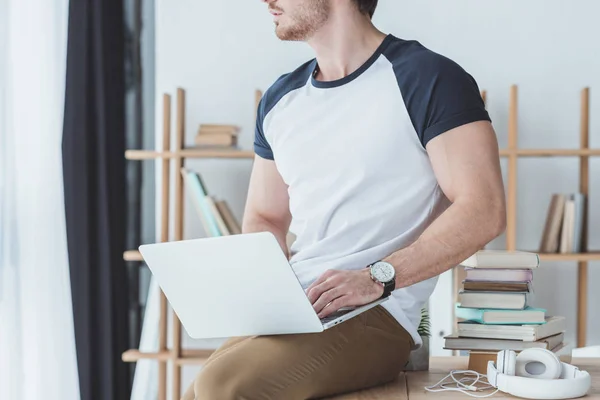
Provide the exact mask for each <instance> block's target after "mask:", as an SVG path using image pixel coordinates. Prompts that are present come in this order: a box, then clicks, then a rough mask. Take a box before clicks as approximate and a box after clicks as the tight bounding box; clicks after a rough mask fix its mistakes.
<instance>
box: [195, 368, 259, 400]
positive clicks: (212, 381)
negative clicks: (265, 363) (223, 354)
mask: <svg viewBox="0 0 600 400" xmlns="http://www.w3.org/2000/svg"><path fill="white" fill-rule="evenodd" d="M219 361H221V360H215V361H213V362H212V363H210V364H209V365H208V366H207V367H206V368H203V369H202V370H201V371H200V373H199V374H198V377H197V378H196V381H195V382H194V392H195V394H196V397H195V400H216V399H219V400H221V399H222V400H229V399H232V400H233V399H239V398H251V399H254V398H257V397H259V396H260V395H259V393H260V391H261V389H260V387H259V381H260V379H259V374H260V372H259V371H258V369H256V368H253V367H252V366H251V365H250V363H236V365H235V366H234V365H231V364H230V363H226V362H219Z"/></svg>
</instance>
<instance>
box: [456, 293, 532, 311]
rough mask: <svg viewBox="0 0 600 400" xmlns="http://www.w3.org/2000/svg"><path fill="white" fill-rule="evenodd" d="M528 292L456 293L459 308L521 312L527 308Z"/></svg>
mask: <svg viewBox="0 0 600 400" xmlns="http://www.w3.org/2000/svg"><path fill="white" fill-rule="evenodd" d="M530 294H531V293H529V292H490V291H488V292H465V291H461V292H459V293H458V302H459V303H460V306H461V307H469V308H498V309H508V310H522V309H524V308H525V307H527V302H528V299H529V297H530Z"/></svg>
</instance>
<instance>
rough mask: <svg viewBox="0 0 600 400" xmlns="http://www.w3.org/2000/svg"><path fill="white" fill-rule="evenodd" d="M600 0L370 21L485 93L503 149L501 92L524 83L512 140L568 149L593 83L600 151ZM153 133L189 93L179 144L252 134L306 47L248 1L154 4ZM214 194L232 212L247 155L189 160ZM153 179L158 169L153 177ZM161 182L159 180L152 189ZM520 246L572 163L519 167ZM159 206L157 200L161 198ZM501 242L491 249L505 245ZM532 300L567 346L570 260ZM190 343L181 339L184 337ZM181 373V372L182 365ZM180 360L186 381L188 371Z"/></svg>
mask: <svg viewBox="0 0 600 400" xmlns="http://www.w3.org/2000/svg"><path fill="white" fill-rule="evenodd" d="M598 15H600V2H597V1H595V0H577V1H569V2H566V1H564V0H528V1H522V0H488V1H476V0H452V1H441V0H438V1H434V0H419V1H410V2H409V1H398V0H381V1H380V6H379V9H378V11H377V13H376V17H375V22H376V24H377V25H378V26H379V27H380V29H382V30H383V31H386V32H391V33H393V34H395V35H396V36H399V37H402V38H407V39H408V38H410V39H418V40H420V41H421V42H422V43H423V44H424V45H426V46H428V47H429V48H431V49H433V50H435V51H438V52H440V53H442V54H444V55H446V56H448V57H450V58H453V59H454V60H455V61H457V62H458V63H460V64H461V65H462V66H463V67H464V68H465V69H466V70H467V71H469V72H470V73H471V74H472V75H473V76H474V77H475V78H476V79H477V81H478V82H479V84H480V87H481V88H482V89H486V90H487V91H488V108H489V111H490V113H491V116H492V118H493V121H494V125H495V127H496V129H497V132H498V137H499V141H500V144H501V146H504V145H506V143H507V134H506V133H507V110H508V93H509V86H510V85H511V84H513V83H514V84H518V85H519V87H520V98H519V100H520V104H519V111H520V115H519V126H520V139H519V145H520V146H523V147H527V146H528V147H576V146H578V129H579V93H580V90H581V89H582V88H583V87H584V86H590V87H591V88H592V92H591V93H592V102H591V104H592V110H591V115H592V122H591V129H592V133H591V145H592V146H596V147H598V146H600V143H599V140H600V126H599V125H598V122H597V120H596V116H598V115H600V96H599V95H598V93H600V55H599V51H598V46H597V40H598V38H600V25H598V24H597V16H598ZM156 19H157V20H156V29H157V31H156V46H157V47H156V57H157V58H156V101H157V103H156V113H157V115H156V128H157V133H156V137H157V144H159V143H160V138H161V134H160V127H161V126H162V122H161V121H162V120H161V111H162V105H161V104H160V101H161V95H162V93H164V92H169V93H172V94H174V93H175V89H176V87H178V86H181V87H183V88H185V89H186V90H187V94H188V103H187V104H188V107H187V119H186V132H187V137H186V142H187V143H188V144H192V141H193V137H194V134H195V131H196V129H197V126H198V124H199V123H210V122H216V123H234V124H239V125H241V126H242V127H243V132H242V134H241V137H240V139H241V146H242V147H244V148H251V145H252V139H253V126H252V124H253V119H254V111H253V103H254V98H253V91H254V89H255V88H260V89H263V90H265V89H266V88H268V86H269V85H270V84H271V83H272V82H273V81H274V80H275V79H276V78H277V77H278V76H279V75H281V74H283V73H285V72H288V71H290V70H292V69H294V68H295V67H296V66H298V65H299V64H300V63H302V62H304V61H305V60H307V59H309V58H312V57H313V55H312V52H311V49H310V48H309V47H308V46H306V45H305V44H302V43H282V42H280V41H279V40H278V39H277V38H276V37H275V36H274V34H273V26H272V22H271V18H270V16H269V14H268V13H267V11H266V6H265V5H264V4H262V2H260V1H258V0H254V1H248V0H245V1H237V2H233V3H232V2H221V1H198V0H177V1H173V0H169V1H166V0H157V2H156ZM188 166H189V167H191V168H194V169H197V170H199V171H201V172H202V174H203V176H204V178H205V180H206V183H207V185H208V187H209V189H210V191H211V192H213V193H215V194H217V195H220V196H221V197H224V198H225V199H227V200H228V201H229V202H230V203H231V204H232V206H233V209H234V212H235V214H236V215H237V217H238V218H241V216H242V210H243V205H244V201H245V195H246V190H247V185H248V177H249V173H250V166H251V163H250V161H247V160H232V161H225V160H215V161H210V160H204V161H192V162H189V163H188ZM591 168H592V172H591V181H592V182H591V190H590V192H591V193H592V198H591V203H592V204H595V203H596V202H597V197H596V193H598V191H599V190H600V179H599V178H598V177H599V176H600V164H599V163H598V162H597V161H595V160H593V161H592V162H591ZM157 176H158V177H160V173H157ZM157 187H158V185H157ZM518 188H519V196H518V218H519V223H518V244H519V247H520V248H523V249H536V248H537V246H538V243H539V239H540V233H541V229H542V227H543V223H544V218H545V212H546V207H547V203H548V200H549V196H550V194H551V193H553V192H559V191H564V192H567V191H576V190H577V162H576V160H575V159H539V160H538V159H535V160H534V159H532V160H529V159H526V160H522V161H520V163H519V184H518ZM157 207H160V205H159V204H157ZM590 210H591V215H590V218H591V220H590V247H591V248H600V232H599V229H598V228H597V226H598V224H597V222H598V221H599V219H600V215H599V212H598V208H597V207H590ZM186 213H187V219H186V237H198V236H201V235H203V233H202V230H201V227H200V224H199V223H198V220H197V218H196V215H195V211H194V209H193V208H191V207H188V208H186ZM502 245H503V242H502V239H501V240H498V241H496V242H494V246H502ZM535 283H536V284H535V288H536V290H537V293H538V305H540V306H544V307H547V309H548V310H549V312H550V313H555V314H561V315H565V316H567V319H568V329H569V330H568V332H567V335H566V337H567V340H568V341H569V342H571V343H574V342H575V337H576V336H575V322H576V320H575V311H576V310H575V304H576V302H575V299H576V293H575V290H576V289H575V288H576V265H575V263H544V264H543V265H542V267H541V268H540V270H539V271H538V272H536V274H535ZM598 284H600V271H598V264H597V263H592V264H591V267H590V283H589V285H590V299H589V301H590V305H592V304H598V302H599V300H600V296H599V295H598V293H596V291H595V290H594V287H595V286H597V285H598ZM599 330H600V314H599V311H598V309H597V307H593V306H590V307H589V325H588V332H587V333H588V341H589V343H588V344H600V335H599V334H598V333H597V332H598V331H599ZM186 343H189V341H186ZM187 368H189V369H187ZM193 372H194V371H193V370H192V368H191V367H186V369H185V371H184V379H185V380H186V381H188V380H189V379H191V377H192V376H193Z"/></svg>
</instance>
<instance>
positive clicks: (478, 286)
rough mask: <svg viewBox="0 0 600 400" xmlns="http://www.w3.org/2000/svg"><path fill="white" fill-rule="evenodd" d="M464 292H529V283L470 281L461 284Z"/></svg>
mask: <svg viewBox="0 0 600 400" xmlns="http://www.w3.org/2000/svg"><path fill="white" fill-rule="evenodd" d="M462 284H463V290H464V291H465V292H481V291H483V292H485V291H490V290H491V291H498V292H529V291H530V290H531V281H514V282H511V281H470V280H466V279H465V280H464V281H463V282H462Z"/></svg>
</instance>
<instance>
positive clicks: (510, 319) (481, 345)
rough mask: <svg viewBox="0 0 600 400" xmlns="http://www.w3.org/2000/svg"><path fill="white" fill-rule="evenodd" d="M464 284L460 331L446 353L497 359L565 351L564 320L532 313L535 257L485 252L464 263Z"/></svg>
mask: <svg viewBox="0 0 600 400" xmlns="http://www.w3.org/2000/svg"><path fill="white" fill-rule="evenodd" d="M461 265H463V266H465V267H466V268H465V271H466V279H465V280H464V281H463V289H462V290H461V291H460V293H459V294H458V304H457V305H456V317H457V318H458V319H459V321H460V322H458V324H457V331H456V332H455V333H454V334H453V335H451V336H447V337H445V346H444V347H445V348H446V349H451V350H469V351H470V352H471V354H470V356H471V357H473V355H474V354H479V353H481V354H488V355H489V354H492V355H495V354H496V353H497V352H498V351H500V350H514V351H516V352H518V351H521V350H524V349H527V348H531V347H540V348H544V349H548V350H551V351H558V350H560V348H562V345H563V338H564V330H565V318H564V317H559V316H548V315H546V310H544V309H542V308H534V307H532V304H533V294H534V292H533V284H532V280H533V270H534V269H536V268H538V266H539V257H538V255H537V254H535V253H528V252H522V251H496V250H482V251H479V252H477V253H476V254H474V255H473V256H471V257H469V258H468V259H467V260H465V261H464V262H463V263H461Z"/></svg>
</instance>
